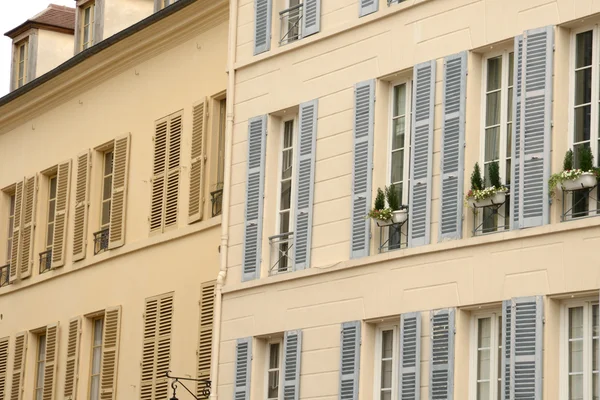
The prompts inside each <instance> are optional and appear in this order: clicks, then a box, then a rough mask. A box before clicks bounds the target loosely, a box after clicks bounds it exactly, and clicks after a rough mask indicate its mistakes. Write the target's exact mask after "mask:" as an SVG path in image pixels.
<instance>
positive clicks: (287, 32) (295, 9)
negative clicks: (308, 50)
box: [279, 0, 303, 45]
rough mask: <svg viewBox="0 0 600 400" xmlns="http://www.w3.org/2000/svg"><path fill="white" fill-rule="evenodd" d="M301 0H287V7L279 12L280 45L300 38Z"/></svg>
mask: <svg viewBox="0 0 600 400" xmlns="http://www.w3.org/2000/svg"><path fill="white" fill-rule="evenodd" d="M302 16H303V10H302V0H288V8H287V9H285V10H283V11H281V12H280V13H279V20H280V23H281V38H280V40H279V44H280V45H284V44H288V43H291V42H295V41H296V40H298V39H301V38H302Z"/></svg>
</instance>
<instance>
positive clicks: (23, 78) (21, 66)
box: [15, 38, 29, 88]
mask: <svg viewBox="0 0 600 400" xmlns="http://www.w3.org/2000/svg"><path fill="white" fill-rule="evenodd" d="M28 47H29V38H26V39H23V40H21V41H20V42H19V43H17V44H16V45H15V56H16V60H15V61H16V68H15V72H16V73H15V80H16V85H15V86H16V87H17V88H20V87H21V86H23V85H24V84H26V83H27V60H28V59H29V49H28Z"/></svg>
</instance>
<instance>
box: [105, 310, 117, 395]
mask: <svg viewBox="0 0 600 400" xmlns="http://www.w3.org/2000/svg"><path fill="white" fill-rule="evenodd" d="M120 332H121V307H120V306H117V307H111V308H107V309H106V310H105V311H104V329H103V330H102V360H101V366H100V400H114V399H115V398H116V396H117V367H118V365H119V335H120Z"/></svg>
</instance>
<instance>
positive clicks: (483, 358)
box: [477, 350, 490, 380]
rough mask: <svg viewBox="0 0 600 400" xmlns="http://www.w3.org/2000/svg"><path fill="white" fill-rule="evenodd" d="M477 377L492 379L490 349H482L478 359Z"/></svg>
mask: <svg viewBox="0 0 600 400" xmlns="http://www.w3.org/2000/svg"><path fill="white" fill-rule="evenodd" d="M477 379H478V380H484V379H490V351H489V350H480V351H479V359H478V360H477Z"/></svg>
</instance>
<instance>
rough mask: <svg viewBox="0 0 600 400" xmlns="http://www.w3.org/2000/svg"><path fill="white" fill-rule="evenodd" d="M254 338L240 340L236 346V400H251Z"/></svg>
mask: <svg viewBox="0 0 600 400" xmlns="http://www.w3.org/2000/svg"><path fill="white" fill-rule="evenodd" d="M251 372H252V338H251V337H248V338H243V339H238V340H237V344H236V346H235V379H234V387H235V390H234V397H233V398H234V400H250V374H251Z"/></svg>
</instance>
